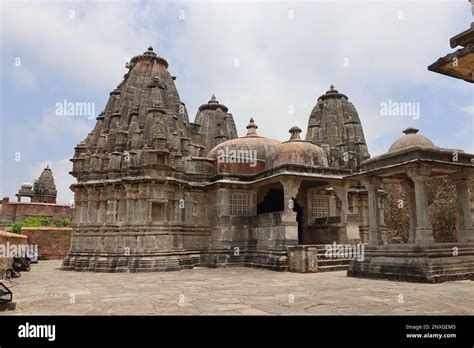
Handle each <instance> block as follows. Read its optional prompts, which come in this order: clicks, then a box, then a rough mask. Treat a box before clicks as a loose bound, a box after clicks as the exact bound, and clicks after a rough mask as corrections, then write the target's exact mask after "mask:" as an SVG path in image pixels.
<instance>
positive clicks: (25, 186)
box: [21, 182, 33, 190]
mask: <svg viewBox="0 0 474 348" xmlns="http://www.w3.org/2000/svg"><path fill="white" fill-rule="evenodd" d="M32 188H33V184H32V183H30V182H24V183H23V184H21V189H22V190H31V189H32Z"/></svg>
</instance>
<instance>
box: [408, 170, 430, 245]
mask: <svg viewBox="0 0 474 348" xmlns="http://www.w3.org/2000/svg"><path fill="white" fill-rule="evenodd" d="M406 173H407V175H408V176H409V177H410V179H411V180H412V181H413V184H414V187H415V204H416V235H415V243H417V244H421V243H434V242H435V240H434V237H433V227H432V225H431V221H430V215H429V210H428V190H427V182H428V180H429V179H430V174H431V168H427V167H422V168H409V169H407V171H406Z"/></svg>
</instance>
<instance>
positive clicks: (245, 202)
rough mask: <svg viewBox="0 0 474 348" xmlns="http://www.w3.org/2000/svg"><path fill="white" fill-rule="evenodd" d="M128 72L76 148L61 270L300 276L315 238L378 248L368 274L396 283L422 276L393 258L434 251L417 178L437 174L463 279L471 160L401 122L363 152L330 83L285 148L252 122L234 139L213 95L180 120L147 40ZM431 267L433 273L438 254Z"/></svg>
mask: <svg viewBox="0 0 474 348" xmlns="http://www.w3.org/2000/svg"><path fill="white" fill-rule="evenodd" d="M127 68H128V72H127V73H126V74H125V75H124V79H123V81H122V82H121V83H120V84H119V85H118V86H117V88H116V89H114V90H113V91H112V92H111V93H110V98H109V100H108V102H107V105H106V107H105V110H104V111H103V112H102V113H100V114H99V116H98V117H97V123H96V125H95V127H94V129H93V130H92V131H91V132H90V133H89V134H88V136H87V137H86V139H85V140H84V141H82V142H81V143H80V144H79V145H77V147H76V148H75V153H74V157H73V158H72V162H73V169H72V172H71V174H72V175H73V176H74V177H75V178H76V179H77V183H75V184H73V185H72V186H71V188H72V190H73V191H74V194H75V209H74V215H73V228H74V233H73V236H72V242H71V249H70V252H69V254H68V255H67V257H66V258H65V260H64V263H63V269H65V270H76V271H83V270H84V271H104V272H130V271H132V272H134V271H170V270H180V269H184V268H192V267H195V266H207V267H220V266H231V265H237V266H250V267H263V268H267V269H273V270H282V271H283V270H292V271H298V272H313V271H316V270H317V269H318V258H319V256H318V246H321V245H325V244H332V243H334V242H335V243H338V244H341V243H345V244H349V243H351V244H356V243H366V244H367V245H368V246H370V247H371V248H372V249H371V252H372V253H373V254H372V255H374V257H376V256H377V255H379V254H380V252H379V251H377V250H378V249H377V248H379V247H383V248H385V249H387V250H386V251H383V252H386V253H392V254H393V255H395V256H394V257H399V259H400V260H395V261H394V262H395V264H396V265H395V266H394V267H395V268H394V269H393V270H392V269H391V268H390V267H388V268H385V269H386V271H383V270H382V271H381V273H382V274H385V275H386V276H387V277H390V274H392V273H393V272H395V273H396V274H401V275H400V276H398V275H396V276H395V277H399V279H402V280H403V279H404V276H403V275H404V274H407V275H408V276H407V277H406V278H407V280H415V281H417V280H421V281H433V274H431V273H430V274H427V273H426V272H425V268H426V267H425V268H417V266H416V265H414V266H413V265H412V266H413V267H412V268H413V269H412V268H410V267H411V266H410V265H408V266H407V269H404V270H402V271H400V272H399V270H400V269H401V268H400V265H399V264H398V263H397V262H399V261H400V262H402V264H403V262H408V261H407V260H408V259H409V257H411V256H410V255H412V256H413V255H414V254H416V253H417V252H418V251H419V250H422V249H420V248H425V247H426V248H431V249H430V250H433V251H432V252H433V253H434V254H433V255H435V254H436V255H438V254H437V253H438V252H439V253H441V254H442V253H443V252H444V251H440V250H438V249H436V248H437V247H434V245H435V243H434V240H433V237H432V228H431V225H430V222H429V218H428V217H427V201H426V182H427V180H429V179H430V178H431V177H440V176H449V177H451V178H452V179H453V180H454V182H456V183H457V185H458V186H457V189H458V191H457V193H458V198H459V199H458V205H459V209H458V211H459V216H460V217H461V218H460V219H459V224H460V225H459V226H460V228H459V236H458V244H459V245H461V244H462V245H463V249H462V250H466V252H467V256H465V255H464V254H463V252H464V251H463V252H461V257H465V258H462V259H461V258H457V259H453V258H451V259H450V260H449V262H451V263H453V262H454V263H456V262H457V263H456V265H458V266H459V265H461V266H459V267H458V268H457V269H462V270H461V271H459V272H458V273H460V274H461V273H462V276H464V277H467V276H469V274H472V273H473V270H474V244H473V243H472V242H473V241H474V233H473V229H472V221H471V215H470V207H469V192H468V188H467V185H466V182H467V180H469V178H470V177H472V173H473V170H474V164H473V162H472V158H474V155H470V154H467V153H464V152H462V151H461V150H452V149H442V148H439V147H436V146H435V145H434V144H433V143H432V142H431V141H430V140H429V139H427V138H426V137H423V136H422V135H419V134H417V132H418V130H416V129H407V130H406V131H405V134H404V135H402V136H401V137H400V138H399V139H398V140H396V141H395V143H394V144H393V145H392V147H391V148H390V149H389V150H388V152H387V153H386V154H383V155H381V156H377V157H375V158H370V155H369V152H368V149H367V145H366V142H365V138H364V132H363V128H362V124H361V120H360V118H359V115H358V113H357V111H356V108H355V107H354V105H353V104H352V103H351V101H350V100H349V98H348V97H347V96H346V95H344V94H342V93H340V92H339V91H338V90H336V89H335V88H334V87H333V86H331V87H330V89H329V90H328V91H327V92H325V93H324V94H323V95H321V96H320V97H319V98H318V99H317V102H316V105H315V106H314V108H313V110H312V112H311V114H310V115H309V120H308V125H307V131H306V136H305V137H302V135H301V133H302V130H301V129H300V128H299V127H297V126H295V127H292V128H291V129H290V130H289V133H290V136H289V139H288V140H287V141H284V142H281V141H278V140H275V139H270V138H266V137H262V136H260V135H258V126H257V123H256V122H255V121H254V120H253V119H250V121H249V123H248V125H247V127H246V128H247V131H246V134H245V135H243V136H240V137H239V136H238V134H237V129H236V126H235V122H234V118H233V115H232V114H231V113H230V111H229V108H228V107H227V106H226V105H224V104H222V103H221V102H220V101H218V100H217V98H216V97H215V96H212V97H211V98H210V100H209V101H208V102H207V103H204V104H203V105H201V106H200V107H199V109H198V111H197V114H196V117H195V119H194V122H190V120H189V117H188V111H187V109H186V107H185V104H184V103H183V102H182V101H181V99H180V97H179V94H178V91H177V89H176V86H175V83H174V80H175V77H174V76H172V75H171V74H170V72H169V71H168V63H167V61H166V60H165V59H163V58H162V57H160V56H158V55H157V54H156V53H155V52H154V51H153V49H152V48H151V47H150V48H149V49H148V50H147V51H146V52H144V53H143V54H141V55H138V56H135V57H134V58H132V59H131V61H130V63H129V64H128V65H127ZM268 127H269V126H268ZM453 151H456V153H458V155H457V156H456V161H454V160H453ZM384 180H391V181H396V182H401V183H403V185H404V187H405V188H406V190H407V192H408V193H409V195H408V196H409V197H410V200H409V202H408V203H409V204H410V207H411V208H410V209H411V210H410V212H411V215H410V216H411V220H410V221H411V223H412V224H411V230H410V232H411V236H410V238H411V239H410V243H408V244H406V245H403V247H405V249H403V248H402V249H403V250H398V249H397V250H395V251H393V250H392V249H391V248H392V246H391V245H387V240H386V237H385V226H384V222H383V204H382V201H383V199H382V198H383V191H382V190H381V186H380V185H381V183H382V182H383V181H384ZM460 243H461V244H460ZM450 247H451V246H447V245H443V246H442V248H444V249H446V250H447V249H449V248H450ZM433 248H434V249H433ZM399 249H400V248H399ZM417 250H418V251H417ZM423 250H424V249H423ZM426 255H427V254H426V252H425V251H423V252H422V255H421V256H420V257H421V259H422V261H423V260H425V261H426ZM453 260H455V261H453ZM456 260H457V261H456ZM423 262H424V261H423ZM321 266H322V265H321V264H320V265H319V268H320V269H321V268H322V267H321ZM358 266H360V267H359V268H355V267H352V268H350V270H349V271H350V273H351V274H352V275H354V276H359V275H360V276H364V274H367V275H368V276H372V273H373V272H376V273H377V272H379V271H380V269H381V267H382V269H384V268H383V267H385V266H383V265H382V266H380V265H378V266H377V265H376V262H375V263H374V264H373V265H372V266H373V267H375V268H376V270H375V271H374V269H373V268H371V265H370V264H366V263H360V265H358ZM377 267H378V268H377ZM397 267H398V268H397ZM427 267H428V266H427ZM436 267H438V268H437V269H445V268H443V267H445V266H444V263H443V260H441V261H440V264H439V265H438V266H436ZM436 267H435V268H436ZM463 267H464V268H463ZM402 268H403V267H402ZM428 268H429V267H428ZM377 269H378V271H377ZM397 270H398V271H397ZM371 272H372V273H371ZM384 272H385V273H384ZM397 272H398V273H397ZM436 276H437V275H436V274H434V277H436ZM462 276H461V277H462ZM417 277H418V278H417ZM436 279H438V278H436ZM442 280H444V279H442ZM442 280H441V281H442ZM435 281H439V279H438V280H435Z"/></svg>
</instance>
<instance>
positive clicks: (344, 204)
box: [334, 183, 350, 224]
mask: <svg viewBox="0 0 474 348" xmlns="http://www.w3.org/2000/svg"><path fill="white" fill-rule="evenodd" d="M349 186H350V184H349V183H344V184H343V186H336V187H334V192H335V193H336V196H337V199H338V200H339V202H341V223H343V224H345V223H347V213H348V212H349V200H348V198H347V194H348V191H349Z"/></svg>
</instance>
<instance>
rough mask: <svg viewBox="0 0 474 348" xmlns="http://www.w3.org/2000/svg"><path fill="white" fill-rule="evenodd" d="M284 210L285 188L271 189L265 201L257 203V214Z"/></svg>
mask: <svg viewBox="0 0 474 348" xmlns="http://www.w3.org/2000/svg"><path fill="white" fill-rule="evenodd" d="M283 210H284V207H283V189H275V188H271V189H269V190H268V193H267V194H266V196H265V198H264V199H263V201H262V202H260V203H259V204H257V214H265V213H273V212H275V211H283Z"/></svg>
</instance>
